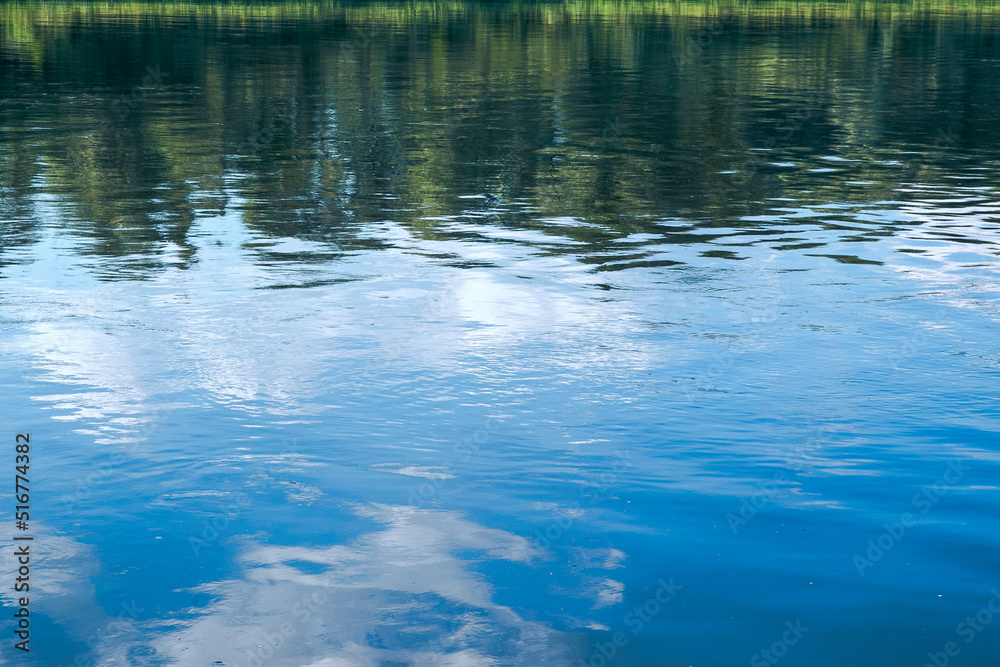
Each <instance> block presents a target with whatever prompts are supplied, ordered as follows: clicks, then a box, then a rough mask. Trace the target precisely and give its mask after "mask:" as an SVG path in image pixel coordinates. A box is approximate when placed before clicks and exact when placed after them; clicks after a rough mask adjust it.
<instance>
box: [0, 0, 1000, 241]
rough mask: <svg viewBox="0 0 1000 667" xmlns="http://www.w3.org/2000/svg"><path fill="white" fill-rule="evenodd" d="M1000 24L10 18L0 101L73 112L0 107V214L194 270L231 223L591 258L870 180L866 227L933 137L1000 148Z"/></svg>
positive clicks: (959, 17) (597, 10) (122, 12)
mask: <svg viewBox="0 0 1000 667" xmlns="http://www.w3.org/2000/svg"><path fill="white" fill-rule="evenodd" d="M998 23H1000V9H997V8H996V7H995V6H994V5H993V4H986V3H978V2H967V1H955V2H939V1H933V0H932V1H927V2H915V3H909V2H907V3H883V2H861V1H847V2H843V3H836V4H834V3H812V2H806V1H802V2H799V1H789V2H785V1H777V2H761V3H757V4H754V5H752V6H748V5H743V4H740V5H726V4H721V5H714V4H713V5H709V4H706V3H701V2H627V3H622V2H607V1H593V2H576V1H570V2H565V3H540V4H528V5H525V4H471V3H463V2H402V3H368V4H340V3H318V4H315V3H278V4H227V5H222V6H219V5H213V4H199V3H104V4H88V3H59V2H56V3H19V2H14V3H0V45H2V51H0V57H2V58H3V59H4V60H3V65H2V67H0V91H2V90H8V89H9V90H14V89H15V88H16V84H18V83H28V84H29V85H30V86H31V90H33V91H35V92H36V93H37V92H39V91H46V92H53V93H55V92H58V95H52V96H50V97H48V98H47V99H50V100H52V101H47V102H45V105H48V106H44V105H43V106H38V105H37V103H36V104H35V106H34V107H30V113H29V106H26V105H30V104H32V103H33V101H32V100H20V101H19V100H18V99H12V100H11V103H10V104H5V105H0V124H2V127H3V129H4V130H5V135H4V138H3V139H0V165H2V166H3V172H2V174H0V183H2V184H3V186H4V187H5V188H6V189H5V191H4V192H12V193H22V194H19V195H17V196H14V195H11V194H4V195H0V198H2V205H3V206H4V207H5V208H4V210H5V211H7V210H14V208H16V207H20V208H19V209H17V210H19V211H22V213H23V211H25V210H26V209H25V206H27V204H26V202H27V201H29V200H28V199H26V198H25V196H24V195H23V192H24V191H25V188H26V187H27V186H26V185H25V184H26V183H30V182H31V181H32V180H33V179H36V178H37V177H44V179H45V182H46V183H47V184H49V185H47V188H48V191H49V192H52V193H54V194H58V195H59V196H60V197H62V198H63V200H64V201H66V202H69V203H71V204H72V205H73V209H72V210H73V219H72V220H68V221H67V223H66V224H67V226H68V227H70V228H72V229H73V230H75V231H76V232H77V233H79V234H81V235H82V236H84V237H86V238H88V239H90V240H91V243H92V245H91V248H92V251H93V252H98V253H103V254H112V255H136V254H139V255H141V254H155V253H156V252H157V249H158V248H162V247H163V244H165V243H173V244H176V246H177V247H178V248H179V250H178V252H179V253H180V255H181V257H182V259H190V258H191V256H192V253H193V250H192V248H191V246H190V244H189V242H188V241H187V237H188V234H189V232H190V228H191V226H192V224H194V221H195V220H196V219H197V218H198V216H204V215H208V214H212V213H218V212H220V211H221V210H223V209H225V208H226V207H227V206H231V205H233V201H234V199H233V198H234V197H235V198H236V200H238V201H239V202H240V203H239V206H240V207H241V209H242V215H243V219H244V222H245V224H246V225H247V226H248V227H249V228H251V229H253V230H254V231H255V232H256V233H258V234H265V235H273V236H277V237H282V236H296V237H300V238H306V239H310V240H314V241H317V242H333V243H336V244H337V245H338V246H340V247H344V248H350V247H352V246H357V247H360V246H362V245H365V244H370V243H371V241H366V240H363V239H364V235H363V233H362V231H363V226H364V225H365V223H368V222H371V221H378V220H393V221H397V222H400V223H403V224H405V225H407V226H408V227H409V228H410V229H411V230H412V232H413V233H414V234H417V235H421V236H424V237H426V238H441V237H449V236H455V235H460V234H461V233H467V232H458V231H456V229H455V226H454V225H453V224H450V221H453V220H455V219H456V217H460V216H462V215H463V214H466V213H468V214H469V215H470V216H471V217H468V216H467V217H468V219H470V220H477V219H478V220H488V221H489V223H490V224H491V225H503V226H510V227H518V228H525V229H534V230H538V231H541V232H542V233H546V234H553V235H554V236H559V237H567V236H568V237H570V238H572V239H575V240H577V241H580V242H583V243H584V244H585V247H587V248H591V249H593V250H600V249H601V248H602V247H603V246H604V244H605V243H606V241H607V240H608V239H609V238H614V237H617V236H620V235H621V234H624V233H630V232H636V231H649V232H656V233H658V234H661V235H662V234H663V233H664V232H665V231H666V232H667V233H668V236H670V234H671V232H670V227H669V224H671V223H665V222H664V220H665V219H668V220H669V219H671V218H685V219H688V220H691V219H694V220H698V221H701V222H700V224H701V225H702V226H708V227H712V226H715V227H732V226H740V225H743V226H745V225H746V224H747V223H743V222H741V220H742V218H743V217H745V216H746V215H748V214H755V213H760V212H763V211H766V210H767V208H768V206H769V204H768V203H767V200H768V198H780V197H782V196H783V195H784V194H786V193H788V192H794V193H796V198H798V199H800V200H801V199H802V197H803V196H805V195H804V194H803V193H802V191H803V190H808V191H810V193H811V194H808V196H809V197H811V198H812V199H813V200H814V201H816V202H825V201H834V200H839V199H843V198H844V189H845V185H844V183H843V181H844V177H843V176H841V177H836V178H835V177H831V176H827V175H824V174H823V172H819V171H816V172H810V171H808V170H807V169H804V168H799V169H797V170H795V171H791V170H788V169H786V168H783V167H780V166H775V164H776V163H777V164H779V165H780V164H784V163H794V164H797V165H800V166H806V167H822V163H818V162H817V159H818V158H820V157H822V156H823V155H834V154H836V155H839V156H841V157H847V158H852V159H855V160H856V162H852V163H849V164H850V167H849V168H848V167H842V169H841V172H842V173H843V174H849V178H850V179H853V180H855V181H859V182H870V183H871V185H869V186H867V187H865V188H859V189H855V190H852V191H851V199H852V200H853V201H857V202H861V203H863V202H866V201H868V202H877V201H882V200H887V199H891V198H892V192H893V191H894V190H895V189H896V187H897V185H898V183H899V182H901V181H905V180H906V179H907V178H915V177H919V178H921V179H924V180H926V179H932V178H935V173H936V172H937V171H938V170H940V169H943V168H945V167H947V165H948V160H950V159H952V158H950V157H949V156H950V153H949V150H948V146H944V147H941V146H940V143H941V142H940V141H939V142H938V143H939V147H937V148H934V142H935V139H936V138H937V137H938V133H939V131H940V130H941V128H942V120H941V119H943V118H946V119H953V120H950V121H949V122H951V123H952V124H953V125H954V127H953V137H954V138H953V139H951V140H950V141H952V142H953V143H954V144H955V145H956V146H965V147H976V146H988V145H994V146H995V144H996V139H997V133H998V130H997V128H996V127H995V123H992V122H991V116H990V114H991V111H990V107H989V105H984V104H981V103H977V102H976V100H995V99H997V97H998V95H997V93H998V92H1000V91H998V90H997V82H998V80H1000V79H998V77H997V76H996V75H995V73H993V72H992V70H990V69H989V67H990V65H989V63H988V62H987V61H988V60H990V59H996V58H997V57H998V54H997V53H996V51H997V49H998V47H997V46H996V45H995V44H994V42H993V41H991V40H992V36H993V35H995V34H996V29H997V27H998ZM825 25H829V26H833V29H830V30H824V29H817V28H815V26H820V27H821V28H822V27H823V26H825ZM97 26H101V28H102V29H101V30H99V31H98V30H91V28H95V27H97ZM692 44H697V45H698V46H692ZM67 64H71V66H67ZM147 66H150V67H155V66H160V67H162V68H163V70H164V71H165V72H167V73H168V76H167V79H166V81H165V85H164V86H163V87H153V88H149V89H143V88H141V86H140V82H141V81H142V79H143V76H144V71H145V68H146V67H147ZM137 87H138V88H137ZM137 90H140V92H141V95H139V97H140V98H141V99H140V100H139V101H138V102H137V103H136V105H135V107H134V108H133V109H132V110H131V111H128V112H127V113H126V114H125V115H124V117H120V115H116V114H114V113H113V112H112V110H111V107H110V98H111V97H114V96H120V95H133V96H134V93H135V92H136V91H137ZM109 91H111V92H109ZM102 122H103V123H105V125H104V126H102ZM40 124H41V125H47V126H48V129H46V130H42V131H38V130H35V131H31V132H29V131H28V128H31V127H37V126H38V125H40ZM949 145H950V144H949ZM911 147H913V148H915V149H916V150H917V151H922V152H924V153H925V155H924V157H921V158H920V159H916V158H914V159H911V160H909V162H910V163H911V164H909V165H904V166H903V167H900V166H897V165H889V164H886V163H887V162H889V161H890V160H892V159H897V158H898V157H899V151H900V149H901V148H911ZM753 148H770V149H771V150H770V151H768V152H767V153H766V156H767V157H766V159H765V158H756V159H755V158H754V157H753V156H754V155H762V154H763V153H760V152H758V153H754V152H753V151H750V150H749V149H753ZM904 161H905V160H904ZM990 164H991V165H992V162H991V163H990ZM40 165H41V166H40ZM904 167H905V168H904ZM728 171H735V172H737V173H735V174H727V173H725V172H728ZM462 195H488V196H490V197H491V198H492V199H490V200H488V202H486V203H476V202H477V201H480V200H464V199H459V196H462ZM18 196H19V197H20V199H18V198H17V197H18ZM470 202H472V203H470ZM517 202H527V203H530V204H531V206H530V207H529V206H527V205H525V206H519V205H517V204H516V203H517ZM12 207H13V208H12ZM18 215H21V217H22V218H24V217H25V216H24V215H22V214H18ZM476 216H479V217H476ZM122 218H124V220H123V221H122V222H118V223H116V224H112V221H115V220H119V219H122ZM552 218H566V219H576V220H578V222H579V224H573V223H569V224H566V223H560V224H559V225H550V224H548V223H546V222H545V220H546V219H552ZM665 225H666V226H665ZM675 225H679V226H678V227H677V229H676V230H675V231H674V232H673V238H674V240H676V241H678V242H682V241H683V239H685V238H689V235H688V232H686V231H684V230H683V227H684V223H675ZM875 233H877V232H875Z"/></svg>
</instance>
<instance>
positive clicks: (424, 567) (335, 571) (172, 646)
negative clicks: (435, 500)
mask: <svg viewBox="0 0 1000 667" xmlns="http://www.w3.org/2000/svg"><path fill="white" fill-rule="evenodd" d="M356 511H357V514H358V515H360V516H364V517H366V518H370V519H372V520H374V521H376V522H378V523H380V524H382V528H381V529H379V530H376V531H374V532H371V533H367V534H365V535H362V536H361V537H359V538H358V539H356V540H355V541H354V542H352V543H351V544H349V545H334V546H329V547H307V546H278V545H262V544H253V545H251V546H249V548H248V549H247V550H246V552H245V553H244V555H243V556H242V558H241V561H242V563H243V565H244V566H245V567H246V571H245V576H244V577H243V578H242V579H233V580H226V581H219V582H215V583H211V584H207V585H204V586H200V587H199V588H198V589H197V590H198V591H199V592H204V593H209V594H211V595H214V596H217V600H216V601H215V602H214V603H212V604H211V605H210V606H209V607H207V608H205V609H200V610H192V611H193V612H194V618H193V619H191V620H186V621H181V622H179V624H175V625H174V628H176V629H174V630H172V631H170V632H167V633H166V634H163V635H161V636H159V638H158V639H156V640H155V641H154V647H155V648H156V650H157V652H158V653H159V654H160V655H161V656H162V657H163V658H166V659H167V660H169V663H168V664H172V665H192V666H193V665H199V666H201V665H212V664H216V665H217V664H219V663H220V662H221V663H224V664H225V665H227V666H233V665H239V666H241V667H242V666H244V665H248V664H251V665H255V664H258V663H257V662H256V661H255V660H254V656H255V655H256V656H258V657H260V658H263V663H264V664H266V665H269V666H270V665H274V666H288V667H291V666H295V667H304V666H308V667H334V666H341V665H343V666H347V665H350V666H352V667H353V666H367V665H371V666H373V667H375V666H378V665H386V664H406V665H415V666H416V665H435V666H455V667H458V666H460V665H468V666H473V665H495V664H525V665H536V664H542V663H543V662H546V661H547V662H549V663H550V664H551V663H553V662H556V663H565V662H568V661H569V643H568V641H567V640H566V638H565V636H564V635H561V634H560V633H558V632H556V631H554V630H552V629H551V628H550V627H549V626H547V625H545V624H543V623H539V622H535V621H530V620H526V619H523V618H521V617H520V616H519V615H518V614H517V613H516V612H515V611H513V610H512V609H511V608H509V607H506V606H504V605H502V604H499V603H498V602H496V601H495V600H494V591H493V589H492V587H491V586H490V585H489V584H488V583H486V581H485V580H484V577H482V576H481V575H479V574H477V573H476V572H475V569H476V568H475V567H474V566H473V564H474V563H475V562H481V561H489V560H505V561H511V562H515V563H527V562H529V561H530V560H532V559H533V558H535V557H536V556H539V555H541V554H540V553H539V552H538V551H537V549H536V548H535V547H534V546H532V544H531V543H530V542H529V541H528V540H526V539H525V538H523V537H519V536H516V535H513V534H511V533H507V532H504V531H500V530H495V529H489V528H484V527H482V526H479V525H477V524H475V523H472V522H470V521H468V520H467V519H465V518H463V517H462V516H461V515H460V514H459V513H457V512H448V511H436V510H421V509H416V508H413V507H401V506H389V505H366V506H362V507H358V508H357V510H356Z"/></svg>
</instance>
